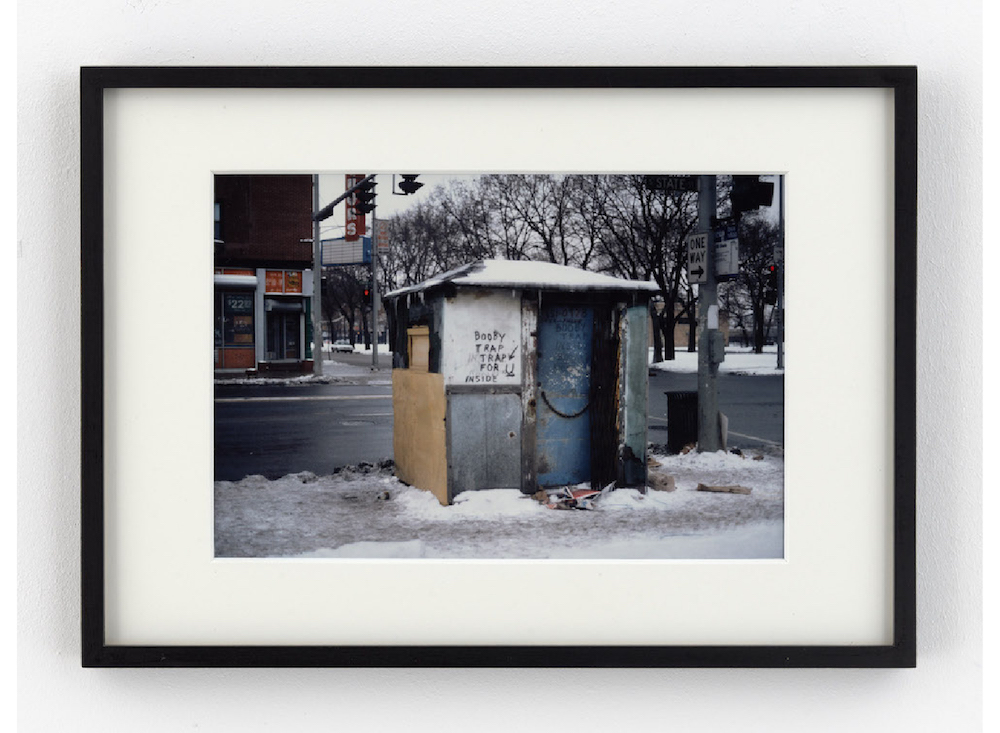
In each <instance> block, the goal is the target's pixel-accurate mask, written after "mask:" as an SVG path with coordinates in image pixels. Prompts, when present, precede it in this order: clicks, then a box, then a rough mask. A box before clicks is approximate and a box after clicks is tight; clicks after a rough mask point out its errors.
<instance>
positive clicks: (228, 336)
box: [216, 292, 253, 346]
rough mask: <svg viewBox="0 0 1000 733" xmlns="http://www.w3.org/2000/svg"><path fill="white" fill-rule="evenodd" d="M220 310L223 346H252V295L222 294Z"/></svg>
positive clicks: (243, 293) (244, 293) (245, 293)
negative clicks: (221, 313)
mask: <svg viewBox="0 0 1000 733" xmlns="http://www.w3.org/2000/svg"><path fill="white" fill-rule="evenodd" d="M222 310H223V322H222V337H223V345H224V346H253V293H252V292H229V293H222ZM216 338H218V336H216Z"/></svg>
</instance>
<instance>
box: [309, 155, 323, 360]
mask: <svg viewBox="0 0 1000 733" xmlns="http://www.w3.org/2000/svg"><path fill="white" fill-rule="evenodd" d="M312 178H313V292H312V330H313V374H315V375H316V376H317V377H319V376H322V374H323V314H322V312H321V309H322V307H323V306H322V303H323V299H322V298H321V297H320V295H321V293H322V290H323V273H322V270H323V267H322V262H321V260H322V249H321V248H322V244H321V242H320V241H319V221H320V220H319V218H318V217H319V175H318V174H313V177H312Z"/></svg>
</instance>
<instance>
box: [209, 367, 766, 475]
mask: <svg viewBox="0 0 1000 733" xmlns="http://www.w3.org/2000/svg"><path fill="white" fill-rule="evenodd" d="M337 358H338V360H343V362H345V363H350V364H351V365H352V366H353V367H354V369H355V371H354V372H353V374H358V376H356V377H354V376H352V377H350V378H348V379H345V380H342V381H337V382H334V383H332V384H296V385H252V384H246V383H243V382H241V381H240V380H234V381H233V382H228V383H217V384H216V386H215V479H216V480H217V481H238V480H240V479H242V478H243V477H244V476H249V475H253V474H259V475H262V476H265V477H267V478H271V479H274V478H280V477H281V476H284V475H286V474H289V473H297V472H300V471H311V472H313V473H315V474H317V475H325V474H331V473H334V472H335V471H336V470H338V469H340V468H342V467H344V466H349V465H356V464H359V463H372V464H377V463H378V462H380V461H383V460H386V459H391V458H392V457H393V450H392V428H393V420H392V385H391V372H390V369H389V361H388V359H385V358H383V359H382V360H381V361H382V362H383V363H384V366H383V364H381V363H380V366H381V367H382V368H381V369H380V370H378V371H370V372H368V373H365V372H364V370H362V369H358V367H360V366H362V365H366V364H367V365H368V366H369V367H370V365H371V355H370V354H369V355H362V354H351V355H347V358H344V357H342V356H341V355H337ZM718 386H719V407H720V410H722V412H724V413H725V414H726V415H727V417H728V418H729V447H730V448H733V447H738V448H741V449H744V450H764V451H768V450H775V449H780V447H781V445H782V444H783V442H784V408H783V405H784V400H783V397H784V377H783V376H781V375H768V376H748V375H739V374H720V375H719V378H718ZM694 390H697V375H695V374H678V373H671V372H654V373H653V374H651V375H650V377H649V441H650V442H652V443H657V444H665V443H666V442H667V430H666V422H667V421H666V417H667V400H668V398H667V395H666V393H667V392H671V391H694Z"/></svg>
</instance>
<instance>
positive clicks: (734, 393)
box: [649, 372, 785, 449]
mask: <svg viewBox="0 0 1000 733" xmlns="http://www.w3.org/2000/svg"><path fill="white" fill-rule="evenodd" d="M717 384H718V388H719V410H720V411H721V412H723V413H725V415H726V417H727V418H729V447H730V448H737V447H738V448H747V449H754V448H758V449H759V448H769V447H771V448H773V447H776V446H780V445H783V444H784V433H785V419H784V391H785V378H784V376H782V375H763V376H761V375H755V376H750V375H744V374H727V373H721V374H719V376H718V382H717ZM697 390H698V375H697V374H677V373H672V372H656V373H654V374H652V375H650V377H649V440H650V442H652V443H666V442H667V440H666V436H667V432H666V424H667V399H668V398H667V395H666V392H671V391H697Z"/></svg>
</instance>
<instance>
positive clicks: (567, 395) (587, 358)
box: [536, 302, 594, 486]
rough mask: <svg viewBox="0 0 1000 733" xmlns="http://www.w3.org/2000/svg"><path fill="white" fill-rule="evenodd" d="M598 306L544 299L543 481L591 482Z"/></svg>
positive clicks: (541, 352)
mask: <svg viewBox="0 0 1000 733" xmlns="http://www.w3.org/2000/svg"><path fill="white" fill-rule="evenodd" d="M593 329H594V308H593V306H590V305H562V304H556V303H548V304H547V303H544V302H543V303H542V306H541V310H540V312H539V317H538V383H539V385H538V394H539V397H540V399H539V401H538V406H537V407H538V412H537V440H536V444H537V446H538V448H537V450H538V455H537V457H536V461H537V466H538V484H539V486H563V485H573V484H579V483H582V482H584V481H590V414H589V407H590V377H591V353H592V351H591V350H592V346H593V344H592V336H593Z"/></svg>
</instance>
